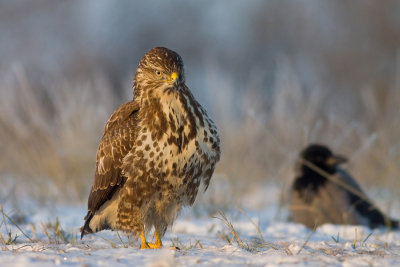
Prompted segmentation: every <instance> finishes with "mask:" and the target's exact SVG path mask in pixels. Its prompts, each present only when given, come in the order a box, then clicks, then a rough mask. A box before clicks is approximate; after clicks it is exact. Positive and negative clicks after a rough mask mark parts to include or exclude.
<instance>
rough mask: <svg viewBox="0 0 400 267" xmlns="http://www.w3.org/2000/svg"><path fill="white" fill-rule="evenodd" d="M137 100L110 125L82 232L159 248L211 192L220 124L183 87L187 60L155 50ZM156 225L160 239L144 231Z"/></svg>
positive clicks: (138, 81)
mask: <svg viewBox="0 0 400 267" xmlns="http://www.w3.org/2000/svg"><path fill="white" fill-rule="evenodd" d="M133 87H134V98H133V100H132V101H130V102H128V103H125V104H123V105H121V106H120V107H119V108H117V110H115V111H114V113H113V114H112V115H111V117H110V119H109V120H108V122H107V124H106V126H105V129H104V134H103V138H102V139H101V142H100V144H99V147H98V150H97V158H96V171H95V175H94V182H93V186H92V189H91V192H90V195H89V200H88V213H87V215H86V217H85V224H84V226H83V227H82V228H81V232H82V235H81V238H83V236H84V235H85V234H89V233H94V232H98V231H101V230H103V229H112V230H122V231H125V232H127V233H129V234H130V235H132V236H135V237H138V236H139V237H140V240H141V246H140V248H142V249H145V248H159V247H161V246H162V242H161V238H162V237H163V235H164V234H165V232H166V230H167V227H168V226H170V225H171V224H172V223H173V221H174V219H175V217H176V216H177V214H178V212H179V211H180V209H181V208H182V207H183V206H186V205H192V204H193V202H194V200H195V198H196V195H197V192H198V190H199V188H200V185H201V184H202V185H203V186H204V190H206V189H207V187H208V185H209V183H210V179H211V176H212V174H213V172H214V168H215V165H216V163H217V162H218V160H219V158H220V140H219V137H218V132H217V128H216V127H215V124H214V122H213V121H212V120H211V119H210V118H209V117H208V115H207V112H206V111H205V110H204V108H203V107H202V106H201V105H200V104H199V103H198V102H197V101H196V99H195V98H194V97H193V95H192V93H191V92H190V90H189V88H188V87H187V86H186V85H185V76H184V70H183V61H182V58H181V57H180V56H179V55H178V54H177V53H176V52H174V51H171V50H169V49H167V48H164V47H155V48H153V49H151V50H150V51H149V52H147V53H146V54H145V55H144V57H143V58H142V59H141V60H140V63H139V66H138V68H137V70H136V74H135V78H134V84H133ZM153 228H154V232H155V242H154V243H148V242H147V241H146V238H145V233H148V232H149V231H151V230H152V229H153Z"/></svg>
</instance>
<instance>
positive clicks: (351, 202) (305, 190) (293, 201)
mask: <svg viewBox="0 0 400 267" xmlns="http://www.w3.org/2000/svg"><path fill="white" fill-rule="evenodd" d="M346 161H347V159H346V158H345V157H343V156H340V155H334V154H333V153H332V152H331V150H330V149H329V148H327V147H326V146H323V145H319V144H312V145H309V146H308V147H307V148H306V149H304V150H303V151H302V153H301V155H300V159H299V161H298V162H297V164H296V171H297V177H296V178H295V180H294V183H293V185H292V188H291V192H290V212H291V217H292V219H293V220H294V221H295V222H299V223H302V224H304V225H306V226H307V227H309V228H313V227H316V226H319V225H322V224H324V223H333V224H361V225H366V226H369V227H371V228H376V227H380V226H387V227H389V228H397V227H398V226H399V222H398V221H395V220H392V219H390V218H389V217H387V216H386V215H385V214H384V213H382V212H381V211H380V210H379V209H378V208H377V207H376V206H375V205H374V204H373V202H372V201H371V200H369V198H368V197H367V196H366V195H365V193H364V192H363V191H362V189H361V187H360V186H359V185H358V183H357V182H356V181H355V180H354V178H353V177H352V176H351V175H350V174H349V173H347V172H346V171H344V170H343V169H341V168H340V167H338V165H339V164H341V163H344V162H346Z"/></svg>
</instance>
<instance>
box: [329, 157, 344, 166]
mask: <svg viewBox="0 0 400 267" xmlns="http://www.w3.org/2000/svg"><path fill="white" fill-rule="evenodd" d="M347 161H348V160H347V158H346V157H344V156H341V155H333V156H332V157H329V158H328V160H327V161H326V163H327V164H328V165H330V166H337V165H340V164H342V163H345V162H347Z"/></svg>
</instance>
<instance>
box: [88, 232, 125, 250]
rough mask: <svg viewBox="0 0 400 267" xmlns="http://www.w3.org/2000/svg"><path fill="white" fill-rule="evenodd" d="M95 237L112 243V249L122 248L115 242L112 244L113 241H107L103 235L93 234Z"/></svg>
mask: <svg viewBox="0 0 400 267" xmlns="http://www.w3.org/2000/svg"><path fill="white" fill-rule="evenodd" d="M93 235H95V236H98V237H100V238H101V239H103V240H104V241H106V242H107V243H110V245H111V247H113V248H120V247H121V246H118V245H117V244H115V243H114V242H112V241H111V240H109V239H107V238H105V237H102V236H101V235H98V234H96V233H93Z"/></svg>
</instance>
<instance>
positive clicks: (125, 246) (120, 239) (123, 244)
mask: <svg viewBox="0 0 400 267" xmlns="http://www.w3.org/2000/svg"><path fill="white" fill-rule="evenodd" d="M117 235H118V238H119V241H121V243H122V246H124V248H127V247H128V246H127V245H125V243H124V241H122V238H121V236H120V234H119V231H117Z"/></svg>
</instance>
